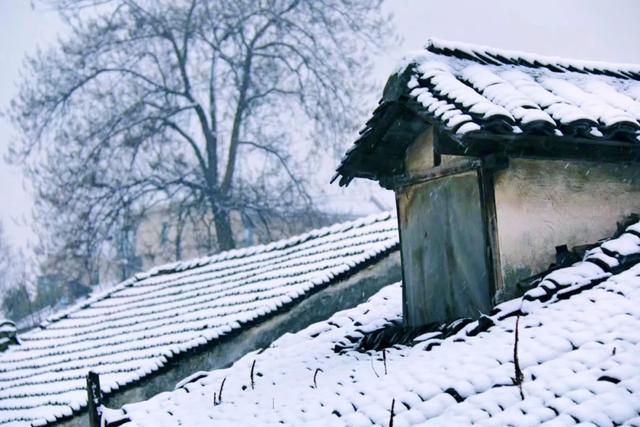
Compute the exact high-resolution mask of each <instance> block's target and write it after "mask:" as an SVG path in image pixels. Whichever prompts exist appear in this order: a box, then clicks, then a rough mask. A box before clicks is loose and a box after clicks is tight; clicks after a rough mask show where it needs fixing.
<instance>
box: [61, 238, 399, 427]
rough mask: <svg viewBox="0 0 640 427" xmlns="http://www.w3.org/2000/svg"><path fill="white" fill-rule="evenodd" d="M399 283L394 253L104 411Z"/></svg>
mask: <svg viewBox="0 0 640 427" xmlns="http://www.w3.org/2000/svg"><path fill="white" fill-rule="evenodd" d="M400 279H401V270H400V253H399V251H397V250H396V251H393V252H391V253H390V254H389V255H387V256H385V257H384V258H382V259H381V260H379V261H378V262H376V263H375V264H374V265H372V266H369V267H367V268H365V269H363V270H362V271H360V272H358V273H356V274H354V275H353V276H350V277H349V278H347V279H345V280H342V281H340V282H338V283H336V284H334V285H331V286H329V287H327V288H325V289H322V290H320V291H319V292H317V293H315V294H313V295H311V296H309V297H307V298H305V299H303V300H302V301H300V302H299V303H297V304H295V305H293V306H292V307H291V308H290V309H288V310H285V311H282V312H280V313H278V314H276V315H275V316H272V317H270V318H269V319H267V320H265V321H263V322H260V323H258V324H256V325H254V326H253V327H250V328H247V329H246V330H243V331H241V332H240V333H238V334H235V335H233V336H230V337H228V338H227V339H223V340H219V341H217V342H216V343H215V344H214V345H212V346H211V348H209V349H208V350H207V351H202V352H199V353H195V354H190V355H184V356H179V357H178V358H177V360H176V361H175V362H174V363H172V364H170V365H169V366H168V367H167V368H166V369H164V370H163V371H162V372H161V373H158V374H156V375H152V376H151V377H149V378H147V379H145V380H142V381H141V382H140V383H138V384H136V385H135V386H134V387H131V388H128V389H125V390H124V391H122V392H116V393H115V394H113V395H112V396H108V397H107V399H106V405H107V406H109V407H112V408H119V407H122V406H123V405H125V404H126V403H131V402H137V401H140V400H145V399H149V398H150V397H152V396H154V395H156V394H158V393H160V392H163V391H170V390H173V389H174V387H175V385H176V384H177V383H178V382H180V381H181V380H182V379H184V378H185V377H187V376H189V375H191V374H193V373H195V372H197V371H207V370H213V369H220V368H224V367H227V366H229V365H231V364H232V363H233V362H235V361H236V360H238V359H239V358H240V357H242V356H244V355H245V354H247V353H248V352H250V351H253V350H256V349H259V348H264V347H266V346H268V345H269V344H271V343H272V342H273V341H275V340H276V339H277V338H278V337H280V336H282V335H283V334H285V333H287V332H297V331H299V330H301V329H303V328H305V327H306V326H308V325H310V324H312V323H316V322H319V321H321V320H325V319H327V318H329V317H330V316H331V315H333V314H334V313H335V312H336V311H340V310H344V309H347V308H351V307H354V306H356V305H358V304H360V303H362V302H364V301H366V300H367V298H369V297H370V296H371V295H373V294H375V293H376V292H377V291H378V290H380V289H381V288H382V287H384V286H386V285H388V284H391V283H394V282H397V281H399V280H400ZM55 425H56V426H64V427H86V426H88V425H89V424H88V417H87V414H86V413H83V414H80V415H77V416H75V417H73V418H71V419H69V420H67V421H63V422H60V423H56V424H55Z"/></svg>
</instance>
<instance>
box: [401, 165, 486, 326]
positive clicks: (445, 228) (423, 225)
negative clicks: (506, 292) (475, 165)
mask: <svg viewBox="0 0 640 427" xmlns="http://www.w3.org/2000/svg"><path fill="white" fill-rule="evenodd" d="M396 196H397V204H398V217H399V222H400V238H401V250H402V262H403V272H404V276H403V279H404V288H403V289H404V310H405V312H404V319H405V322H406V323H407V324H408V325H411V326H417V325H422V324H426V323H429V322H443V321H449V320H453V319H457V318H460V317H471V318H476V317H478V315H479V313H480V312H484V313H486V312H488V311H489V309H490V308H491V297H492V295H493V289H492V286H493V285H492V283H491V281H490V277H489V274H488V263H487V249H486V248H487V244H486V239H485V227H484V219H483V216H482V209H481V202H480V191H479V183H478V174H477V172H466V173H461V174H457V175H452V176H448V177H445V178H439V179H435V180H432V181H429V182H426V183H423V184H417V185H413V186H411V187H407V188H405V189H403V190H400V191H398V192H397V193H396Z"/></svg>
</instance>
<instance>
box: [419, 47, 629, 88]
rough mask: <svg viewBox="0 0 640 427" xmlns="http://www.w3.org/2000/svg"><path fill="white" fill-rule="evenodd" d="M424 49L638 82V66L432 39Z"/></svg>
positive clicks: (471, 57)
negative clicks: (603, 75)
mask: <svg viewBox="0 0 640 427" xmlns="http://www.w3.org/2000/svg"><path fill="white" fill-rule="evenodd" d="M425 49H426V50H428V51H429V52H432V53H436V54H439V55H445V56H454V57H457V58H461V59H468V60H472V61H476V62H479V63H481V64H491V63H490V62H489V61H487V57H489V58H491V60H492V61H494V62H495V61H498V62H499V63H501V64H505V65H522V66H526V67H531V68H540V67H543V68H547V69H549V70H551V71H556V72H564V71H573V72H578V73H584V74H605V75H610V76H612V77H619V78H623V79H632V80H638V77H639V76H638V74H639V73H640V64H631V63H615V62H606V61H590V60H584V59H567V58H562V57H558V56H551V55H539V54H534V53H529V52H524V51H520V50H509V49H500V48H495V47H490V46H486V45H481V44H472V43H465V42H457V41H447V40H442V39H439V38H435V37H434V38H430V39H429V40H428V41H427V44H426V46H425ZM491 65H495V64H491Z"/></svg>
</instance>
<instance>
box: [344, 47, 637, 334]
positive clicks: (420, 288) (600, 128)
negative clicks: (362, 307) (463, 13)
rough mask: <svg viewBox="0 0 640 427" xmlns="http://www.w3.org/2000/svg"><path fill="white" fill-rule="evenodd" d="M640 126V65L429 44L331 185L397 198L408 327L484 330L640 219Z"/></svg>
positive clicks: (407, 65)
mask: <svg viewBox="0 0 640 427" xmlns="http://www.w3.org/2000/svg"><path fill="white" fill-rule="evenodd" d="M639 121H640V66H637V65H619V64H606V63H601V62H588V61H577V60H568V59H562V58H549V57H543V56H538V55H531V54H526V53H522V52H511V51H505V50H500V49H494V48H489V47H484V46H473V45H469V44H463V43H451V42H446V41H441V40H431V41H430V42H429V43H428V45H427V46H426V48H425V49H424V50H421V51H418V52H414V53H412V54H410V55H408V56H407V57H406V58H405V60H404V61H403V63H402V65H401V67H400V68H399V69H398V71H397V72H396V73H394V74H393V75H392V76H391V77H390V79H389V81H388V83H387V85H386V87H385V89H384V94H383V97H382V99H381V101H380V104H379V105H378V107H377V108H376V110H375V111H374V112H373V116H372V118H371V119H370V120H369V121H368V122H367V124H366V126H365V127H364V129H363V130H362V131H361V134H360V137H359V138H358V139H357V140H356V142H355V145H354V146H353V147H352V148H351V149H350V150H349V152H347V154H346V156H345V157H344V159H343V160H342V163H341V164H340V166H339V167H338V168H337V174H336V177H335V179H338V180H339V183H340V185H348V184H349V182H351V180H353V179H354V178H358V177H360V178H367V179H373V180H377V181H378V182H379V183H380V184H381V185H382V186H383V187H385V188H389V189H392V190H394V191H395V193H396V200H397V209H398V219H399V227H400V238H401V247H402V260H403V279H404V284H405V288H404V292H405V302H404V304H405V319H406V321H407V322H408V323H409V324H411V325H420V324H424V323H428V322H431V321H443V320H452V319H455V318H458V317H472V318H473V317H475V318H477V317H478V316H479V314H480V313H482V312H484V313H486V312H487V311H488V310H489V309H490V308H491V306H492V304H493V302H494V301H498V302H499V301H503V300H505V299H509V298H512V297H514V296H517V295H521V294H522V292H524V290H526V289H523V288H522V287H521V284H522V282H523V281H526V279H527V278H529V277H530V276H531V275H533V274H534V273H535V272H539V271H543V270H545V269H546V268H547V267H548V266H549V265H550V264H551V263H554V262H555V261H556V251H558V258H559V259H566V258H567V254H566V253H565V252H566V248H567V247H572V246H576V245H582V244H585V243H593V242H596V241H598V240H599V239H602V238H603V237H605V236H609V235H611V234H612V233H613V232H614V231H615V225H616V223H617V222H622V221H623V220H624V218H626V217H628V216H629V215H631V214H633V213H637V212H640V168H639V167H638V166H640V164H639V163H638V162H639V161H640V123H639ZM556 248H557V249H556ZM569 258H571V257H569Z"/></svg>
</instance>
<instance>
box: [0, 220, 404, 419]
mask: <svg viewBox="0 0 640 427" xmlns="http://www.w3.org/2000/svg"><path fill="white" fill-rule="evenodd" d="M396 221H397V220H396V218H395V217H394V216H393V215H391V214H389V213H384V214H380V215H374V216H370V217H366V218H363V219H359V220H356V221H352V222H348V223H343V224H337V225H334V226H331V227H327V228H324V229H320V230H314V231H312V232H309V233H306V234H303V235H300V236H296V237H293V238H291V239H287V240H285V241H280V242H275V243H272V244H269V245H262V246H257V247H252V248H245V249H239V250H234V251H230V252H225V253H221V254H219V255H215V256H213V257H207V258H200V259H196V260H191V261H184V262H178V263H173V264H168V265H165V266H160V267H156V268H154V269H152V270H151V271H149V272H146V273H141V274H138V275H136V276H135V277H133V278H131V279H129V280H127V281H125V282H123V283H121V284H119V285H116V286H115V287H114V288H112V289H111V290H109V291H107V292H103V293H101V294H99V295H96V296H93V297H91V298H90V299H88V300H86V301H84V302H82V303H81V305H78V306H76V307H73V308H71V309H69V310H66V311H65V312H64V313H62V314H59V315H57V316H54V317H52V318H51V319H49V321H48V322H46V323H45V324H43V325H42V326H41V327H40V328H39V329H36V330H33V331H30V332H28V333H26V334H24V335H22V336H20V337H19V338H20V340H21V345H16V346H12V347H11V348H9V349H8V350H7V351H5V352H3V353H1V354H0V425H6V424H9V423H11V424H12V425H21V426H27V425H31V424H33V425H45V424H47V423H48V422H53V421H55V420H56V419H58V418H60V417H62V416H67V415H71V414H72V412H73V411H78V410H79V409H81V408H82V407H84V406H85V405H86V391H85V377H86V374H87V372H88V371H89V370H93V371H95V372H97V373H98V374H100V377H101V387H102V391H103V392H104V393H108V392H111V391H114V390H117V389H119V388H121V387H122V386H125V385H127V384H129V383H131V382H133V381H136V380H138V379H140V378H143V377H145V376H146V375H149V374H150V373H152V372H154V371H156V370H158V369H160V368H161V367H163V366H164V365H165V364H166V363H167V362H168V361H169V360H170V359H172V358H174V357H176V356H177V355H179V354H180V353H182V352H185V351H188V350H190V349H192V348H195V347H197V346H200V345H204V344H207V343H209V342H211V341H213V340H215V339H217V338H218V337H221V336H223V335H225V334H228V333H230V332H232V331H234V330H238V329H240V328H242V327H244V325H245V324H246V323H247V322H250V321H254V320H256V319H259V318H260V317H263V316H266V315H268V314H270V313H273V312H275V311H276V310H278V309H280V308H282V307H283V306H284V305H286V304H288V303H290V302H292V301H293V300H295V299H297V298H302V297H304V296H305V295H306V294H307V293H308V292H309V291H311V290H313V289H314V288H316V287H318V286H327V285H330V284H331V283H332V281H333V280H334V278H335V277H338V276H339V275H341V274H343V273H346V272H349V271H350V270H352V269H354V268H359V267H361V266H366V265H367V264H368V263H369V262H371V260H372V259H374V258H375V257H376V256H379V255H382V254H384V253H387V252H388V251H390V250H392V249H395V248H396V247H397V245H398V233H397V229H396ZM185 387H188V385H185Z"/></svg>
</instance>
